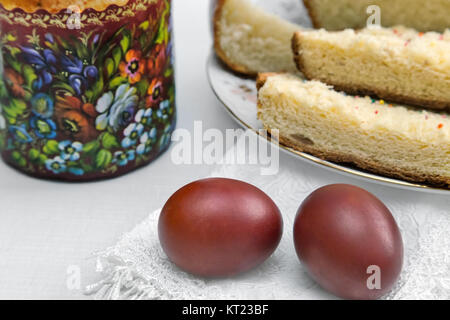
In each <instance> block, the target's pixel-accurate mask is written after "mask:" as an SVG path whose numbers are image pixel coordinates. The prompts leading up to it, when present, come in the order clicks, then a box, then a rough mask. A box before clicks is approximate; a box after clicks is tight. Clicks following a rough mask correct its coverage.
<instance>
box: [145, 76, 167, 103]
mask: <svg viewBox="0 0 450 320" xmlns="http://www.w3.org/2000/svg"><path fill="white" fill-rule="evenodd" d="M163 90H164V85H163V80H162V79H161V78H154V79H153V80H152V82H151V83H150V86H149V87H148V91H147V95H148V96H147V100H146V103H147V107H149V108H157V107H158V106H159V105H158V104H159V103H160V102H161V101H162V98H163Z"/></svg>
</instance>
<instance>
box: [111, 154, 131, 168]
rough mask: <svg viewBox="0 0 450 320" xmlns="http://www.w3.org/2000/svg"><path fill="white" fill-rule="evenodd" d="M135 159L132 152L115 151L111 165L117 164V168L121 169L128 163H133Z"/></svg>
mask: <svg viewBox="0 0 450 320" xmlns="http://www.w3.org/2000/svg"><path fill="white" fill-rule="evenodd" d="M135 158H136V154H135V152H134V150H130V151H127V152H123V151H117V152H116V153H114V158H113V160H112V163H117V164H118V165H119V166H121V167H123V166H126V165H127V164H128V162H130V161H133V160H134V159H135Z"/></svg>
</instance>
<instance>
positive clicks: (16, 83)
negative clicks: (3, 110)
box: [4, 68, 26, 98]
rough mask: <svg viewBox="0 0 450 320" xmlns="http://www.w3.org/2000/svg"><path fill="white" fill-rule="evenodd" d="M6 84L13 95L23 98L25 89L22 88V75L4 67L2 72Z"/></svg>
mask: <svg viewBox="0 0 450 320" xmlns="http://www.w3.org/2000/svg"><path fill="white" fill-rule="evenodd" d="M4 76H5V81H6V85H7V86H8V88H9V90H11V93H12V94H13V96H15V97H17V98H23V97H24V96H25V93H26V92H25V89H24V88H23V84H24V80H23V78H22V76H21V75H20V74H19V73H17V72H16V71H14V70H13V69H10V68H6V69H5V72H4Z"/></svg>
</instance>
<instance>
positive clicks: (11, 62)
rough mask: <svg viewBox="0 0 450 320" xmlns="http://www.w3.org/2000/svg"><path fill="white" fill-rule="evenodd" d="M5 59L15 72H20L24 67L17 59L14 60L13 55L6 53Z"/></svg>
mask: <svg viewBox="0 0 450 320" xmlns="http://www.w3.org/2000/svg"><path fill="white" fill-rule="evenodd" d="M4 59H5V60H6V62H7V64H8V65H10V66H11V67H12V68H13V69H14V70H15V71H17V72H19V73H20V71H21V69H22V65H21V63H20V62H19V61H17V59H16V58H14V57H13V56H12V55H10V54H7V53H5V54H4Z"/></svg>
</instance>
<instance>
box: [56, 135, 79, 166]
mask: <svg viewBox="0 0 450 320" xmlns="http://www.w3.org/2000/svg"><path fill="white" fill-rule="evenodd" d="M58 147H59V150H60V151H61V158H62V159H63V160H66V161H77V160H79V159H80V152H81V151H82V150H83V145H82V144H81V143H80V142H71V141H69V140H66V141H61V142H60V143H59V145H58Z"/></svg>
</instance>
